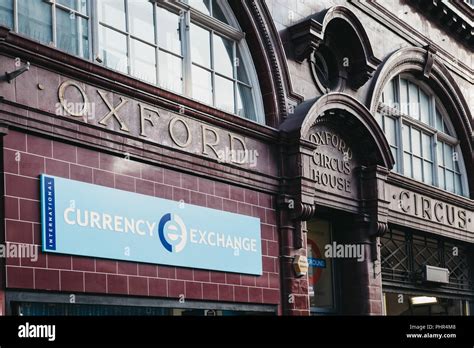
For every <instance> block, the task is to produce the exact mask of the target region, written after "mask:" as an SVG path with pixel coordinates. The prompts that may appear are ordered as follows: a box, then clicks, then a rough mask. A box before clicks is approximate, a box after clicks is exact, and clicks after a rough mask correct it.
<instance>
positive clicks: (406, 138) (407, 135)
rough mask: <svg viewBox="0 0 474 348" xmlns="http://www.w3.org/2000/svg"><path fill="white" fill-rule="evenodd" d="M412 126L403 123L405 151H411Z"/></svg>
mask: <svg viewBox="0 0 474 348" xmlns="http://www.w3.org/2000/svg"><path fill="white" fill-rule="evenodd" d="M410 143H411V141H410V127H409V126H407V125H403V149H404V150H405V151H408V152H411V145H410Z"/></svg>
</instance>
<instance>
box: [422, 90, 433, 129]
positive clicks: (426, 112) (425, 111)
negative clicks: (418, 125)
mask: <svg viewBox="0 0 474 348" xmlns="http://www.w3.org/2000/svg"><path fill="white" fill-rule="evenodd" d="M420 112H421V121H422V122H424V123H426V124H429V125H431V120H430V99H429V97H428V95H427V94H426V93H425V92H423V91H422V90H421V89H420Z"/></svg>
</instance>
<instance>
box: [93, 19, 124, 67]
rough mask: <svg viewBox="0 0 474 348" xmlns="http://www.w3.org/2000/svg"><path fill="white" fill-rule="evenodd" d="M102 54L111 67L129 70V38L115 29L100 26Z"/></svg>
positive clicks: (107, 64)
mask: <svg viewBox="0 0 474 348" xmlns="http://www.w3.org/2000/svg"><path fill="white" fill-rule="evenodd" d="M99 43H100V55H101V56H102V57H103V60H104V64H105V65H106V66H108V67H109V68H112V69H115V70H118V71H122V72H124V73H127V72H128V69H127V67H128V62H127V39H126V36H125V35H122V34H120V33H118V32H116V31H115V30H111V29H107V28H104V27H102V26H101V27H100V42H99Z"/></svg>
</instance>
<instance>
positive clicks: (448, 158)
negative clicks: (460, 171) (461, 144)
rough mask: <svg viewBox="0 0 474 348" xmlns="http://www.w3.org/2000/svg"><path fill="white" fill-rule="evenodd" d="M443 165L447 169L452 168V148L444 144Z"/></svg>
mask: <svg viewBox="0 0 474 348" xmlns="http://www.w3.org/2000/svg"><path fill="white" fill-rule="evenodd" d="M443 147H444V165H445V167H446V168H448V169H454V168H453V148H452V147H451V146H449V145H447V144H444V146H443Z"/></svg>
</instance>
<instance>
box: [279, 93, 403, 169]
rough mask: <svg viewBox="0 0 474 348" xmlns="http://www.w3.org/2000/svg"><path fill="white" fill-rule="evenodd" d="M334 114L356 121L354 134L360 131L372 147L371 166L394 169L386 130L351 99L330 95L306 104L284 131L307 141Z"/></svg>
mask: <svg viewBox="0 0 474 348" xmlns="http://www.w3.org/2000/svg"><path fill="white" fill-rule="evenodd" d="M332 112H334V113H342V114H345V115H348V116H350V118H352V119H353V120H354V121H353V124H354V131H357V132H358V135H359V137H360V138H361V139H364V141H366V142H367V143H368V144H369V145H370V149H369V151H368V153H369V152H372V153H373V156H372V158H369V159H368V160H367V161H368V163H367V164H370V165H379V166H383V167H385V168H387V169H392V168H393V165H394V163H395V161H394V158H393V156H392V152H391V151H390V146H389V144H388V142H387V139H386V137H385V135H384V133H383V131H382V129H380V127H379V125H378V124H377V121H376V120H375V118H374V117H373V116H372V115H371V113H370V111H369V110H368V109H367V108H366V107H365V106H364V105H363V104H361V103H360V102H359V101H357V100H356V99H355V98H353V97H351V96H350V95H347V94H344V93H329V94H326V95H324V96H321V97H319V98H316V99H313V100H309V101H306V102H304V103H302V104H301V105H300V106H298V107H297V108H296V109H295V114H294V115H293V116H292V117H290V118H288V119H287V120H286V121H285V122H284V123H283V125H282V127H281V128H280V129H281V130H282V131H283V132H286V133H288V134H291V136H292V137H297V136H298V137H299V138H300V139H302V140H307V137H308V134H309V131H310V129H311V127H313V126H314V125H315V124H316V123H317V122H318V120H319V119H320V118H321V117H322V116H323V115H325V114H328V113H329V118H331V114H330V113H332ZM326 117H327V116H326ZM334 117H337V116H334Z"/></svg>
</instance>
